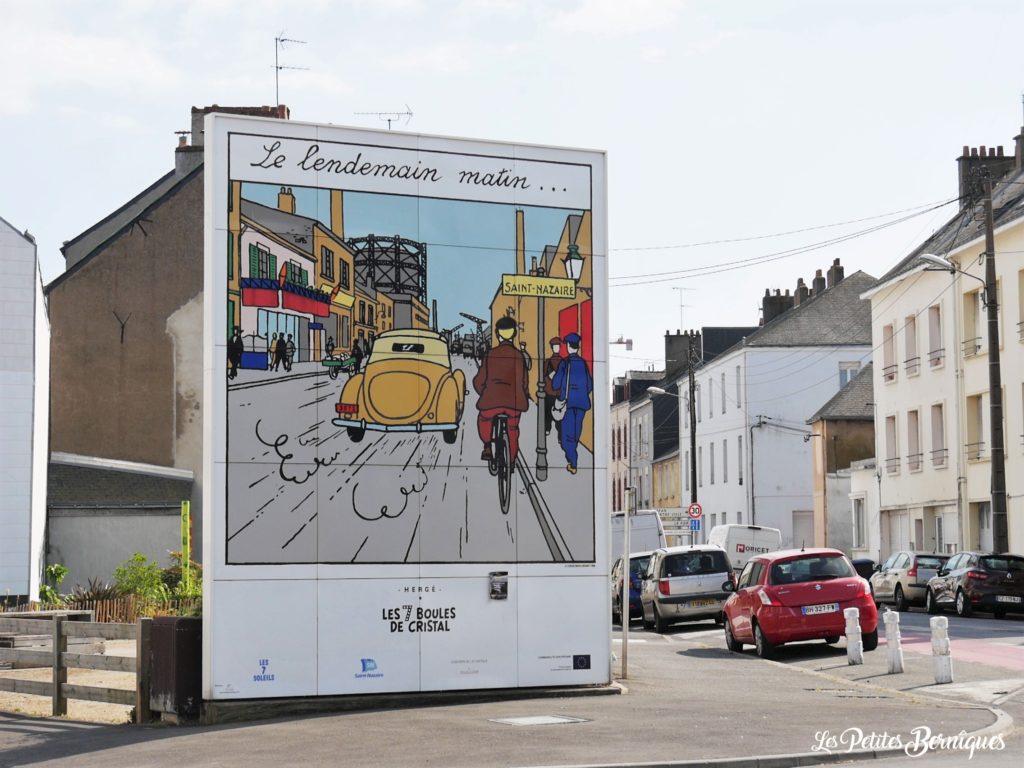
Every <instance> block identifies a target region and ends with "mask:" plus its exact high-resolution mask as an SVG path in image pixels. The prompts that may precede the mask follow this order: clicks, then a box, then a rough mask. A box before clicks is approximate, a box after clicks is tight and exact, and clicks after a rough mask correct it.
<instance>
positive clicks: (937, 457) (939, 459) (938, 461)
mask: <svg viewBox="0 0 1024 768" xmlns="http://www.w3.org/2000/svg"><path fill="white" fill-rule="evenodd" d="M931 456H932V466H933V467H944V466H946V462H947V461H948V460H949V449H948V448H936V449H935V450H934V451H932V453H931Z"/></svg>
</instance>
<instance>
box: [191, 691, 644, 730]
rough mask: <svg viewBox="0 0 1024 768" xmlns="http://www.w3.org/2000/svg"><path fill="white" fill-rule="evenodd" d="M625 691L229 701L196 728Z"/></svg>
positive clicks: (208, 704)
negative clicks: (273, 719) (292, 718)
mask: <svg viewBox="0 0 1024 768" xmlns="http://www.w3.org/2000/svg"><path fill="white" fill-rule="evenodd" d="M626 692H627V689H626V687H625V686H624V685H621V684H619V683H615V682H612V683H609V684H608V685H593V686H577V687H565V688H557V687H553V688H501V689H497V690H487V689H481V690H469V691H428V692H424V693H415V694H409V693H380V694H361V695H356V696H322V697H316V698H282V699H233V700H226V701H225V700H222V699H219V700H216V701H205V702H203V713H202V716H201V717H200V720H199V725H221V724H224V723H240V722H248V721H252V720H268V719H271V718H278V717H298V716H307V715H325V714H331V713H335V712H368V711H372V710H396V709H419V708H421V707H446V706H454V705H458V704H481V703H490V702H498V701H520V700H524V699H560V698H579V697H583V696H619V695H621V694H623V693H626Z"/></svg>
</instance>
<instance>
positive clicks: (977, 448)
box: [965, 443, 985, 461]
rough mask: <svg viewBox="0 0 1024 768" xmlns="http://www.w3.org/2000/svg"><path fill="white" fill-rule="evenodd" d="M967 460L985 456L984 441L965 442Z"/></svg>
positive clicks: (975, 459)
mask: <svg viewBox="0 0 1024 768" xmlns="http://www.w3.org/2000/svg"><path fill="white" fill-rule="evenodd" d="M965 447H966V448H967V460H968V461H977V460H978V459H982V458H984V457H985V443H967V445H966V446H965Z"/></svg>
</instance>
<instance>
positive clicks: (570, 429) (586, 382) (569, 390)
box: [551, 333, 594, 475]
mask: <svg viewBox="0 0 1024 768" xmlns="http://www.w3.org/2000/svg"><path fill="white" fill-rule="evenodd" d="M562 341H564V342H565V350H566V352H568V353H569V354H568V356H567V357H566V358H565V359H563V360H562V362H561V363H559V365H558V370H557V371H555V375H554V377H552V379H551V384H552V386H553V387H554V388H555V389H556V390H558V399H559V401H561V402H562V403H564V405H563V406H562V407H563V408H564V409H565V415H564V416H563V417H562V434H561V438H560V440H559V442H560V443H561V444H562V450H563V451H564V452H565V460H566V467H565V468H566V469H567V470H569V472H570V473H571V474H573V475H575V474H576V466H577V460H578V448H579V442H580V435H581V434H582V432H583V418H584V417H585V416H586V415H587V411H589V410H590V405H591V403H590V393H591V391H592V390H593V388H594V380H593V379H592V378H591V376H590V369H589V368H587V361H586V360H584V359H583V358H582V357H580V342H581V341H582V338H580V335H579V334H578V333H569V334H566V335H565V337H564V338H563V339H562ZM556 407H557V406H556Z"/></svg>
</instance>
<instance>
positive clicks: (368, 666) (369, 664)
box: [360, 659, 377, 672]
mask: <svg viewBox="0 0 1024 768" xmlns="http://www.w3.org/2000/svg"><path fill="white" fill-rule="evenodd" d="M360 661H361V662H362V663H363V672H373V671H375V670H376V669H377V662H376V661H374V660H373V659H360Z"/></svg>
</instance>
